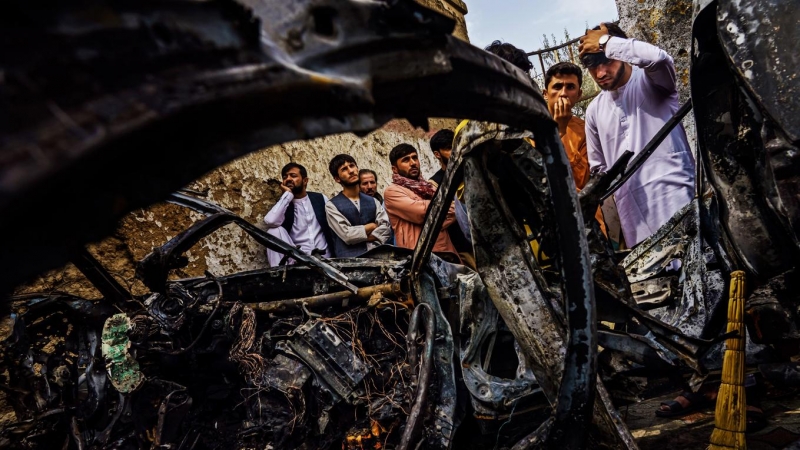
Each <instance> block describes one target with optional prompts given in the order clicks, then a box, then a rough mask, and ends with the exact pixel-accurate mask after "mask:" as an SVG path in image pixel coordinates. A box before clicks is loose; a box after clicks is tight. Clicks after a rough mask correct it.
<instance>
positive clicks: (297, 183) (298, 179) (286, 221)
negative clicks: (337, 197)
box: [264, 163, 331, 267]
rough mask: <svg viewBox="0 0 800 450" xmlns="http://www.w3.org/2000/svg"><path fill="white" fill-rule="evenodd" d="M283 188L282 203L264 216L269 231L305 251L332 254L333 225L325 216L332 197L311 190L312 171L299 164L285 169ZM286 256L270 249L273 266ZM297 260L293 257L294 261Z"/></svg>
mask: <svg viewBox="0 0 800 450" xmlns="http://www.w3.org/2000/svg"><path fill="white" fill-rule="evenodd" d="M281 179H282V180H283V181H281V190H283V195H281V198H280V199H278V203H276V204H275V206H273V207H272V209H271V210H269V212H268V213H267V215H266V216H264V223H266V224H267V233H269V234H270V235H272V236H275V237H277V238H278V239H280V240H282V241H284V242H286V243H288V244H289V245H292V246H296V247H299V248H300V250H301V251H302V252H304V253H308V254H311V253H319V254H321V255H323V256H325V257H329V256H330V255H331V253H330V250H329V249H330V246H329V245H328V243H329V242H330V237H331V234H330V231H331V230H330V228H329V227H328V221H327V219H326V216H325V203H327V201H328V198H327V197H325V196H324V195H322V194H320V193H318V192H308V191H306V187H307V186H308V172H306V168H305V167H303V166H301V165H300V164H296V163H289V164H287V165H285V166H283V169H281ZM282 258H283V255H282V254H280V253H278V252H275V251H272V250H269V249H268V250H267V260H269V265H270V267H277V266H278V264H280V262H281V259H282ZM293 263H294V260H291V259H290V260H289V264H293Z"/></svg>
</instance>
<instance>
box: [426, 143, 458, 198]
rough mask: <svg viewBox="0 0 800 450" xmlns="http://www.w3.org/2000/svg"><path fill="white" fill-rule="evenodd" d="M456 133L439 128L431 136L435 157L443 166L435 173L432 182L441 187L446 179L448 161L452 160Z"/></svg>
mask: <svg viewBox="0 0 800 450" xmlns="http://www.w3.org/2000/svg"><path fill="white" fill-rule="evenodd" d="M453 138H454V134H453V132H452V131H450V130H439V131H437V132H436V134H434V135H433V137H431V150H432V151H433V157H434V158H436V159H437V160H438V161H439V166H441V168H440V169H439V171H438V172H436V173H435V174H433V176H432V177H431V179H430V182H431V183H433V184H435V185H436V187H439V185H440V184H442V181H444V173H445V171H446V170H447V163H448V162H450V153H451V152H452V151H453Z"/></svg>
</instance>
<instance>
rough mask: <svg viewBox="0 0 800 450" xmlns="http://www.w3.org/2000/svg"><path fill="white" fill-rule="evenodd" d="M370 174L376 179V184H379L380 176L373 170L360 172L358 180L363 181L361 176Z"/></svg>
mask: <svg viewBox="0 0 800 450" xmlns="http://www.w3.org/2000/svg"><path fill="white" fill-rule="evenodd" d="M368 173H371V174H372V176H373V177H375V182H376V183H377V182H378V174H377V173H375V171H374V170H372V169H361V170H359V171H358V179H359V180H360V179H361V175H366V174H368Z"/></svg>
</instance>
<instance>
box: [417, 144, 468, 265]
mask: <svg viewBox="0 0 800 450" xmlns="http://www.w3.org/2000/svg"><path fill="white" fill-rule="evenodd" d="M454 138H455V133H453V132H452V131H450V130H439V131H437V132H436V134H434V135H433V136H432V137H431V142H430V145H431V150H432V151H433V157H434V158H436V159H437V160H438V161H439V165H440V166H441V168H440V169H439V171H437V172H436V173H435V174H433V176H432V177H431V179H430V180H428V181H430V182H431V184H432V185H433V187H434V188H436V189H438V188H439V185H441V184H442V182H443V181H444V174H445V171H446V170H447V163H449V162H450V155H451V154H452V152H453V139H454ZM453 206H455V211H456V222H457V223H456V224H455V225H453V226H451V227H448V228H447V234H448V235H450V242H452V243H453V247H454V248H455V249H456V251H458V256H459V257H460V258H461V262H463V263H464V265H466V266H469V267H471V268H473V269H474V268H475V258H474V257H473V256H472V242H470V240H469V239H467V237H466V236H465V235H464V232H463V231H462V227H466V228H469V224H468V223H466V222H467V208H466V207H465V206H464V204H463V203H461V200H460V199H459V195H458V194H456V198H455V199H453ZM459 213H463V214H459ZM462 220H463V221H464V223H463V224H462Z"/></svg>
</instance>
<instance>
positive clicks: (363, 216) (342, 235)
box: [325, 155, 392, 258]
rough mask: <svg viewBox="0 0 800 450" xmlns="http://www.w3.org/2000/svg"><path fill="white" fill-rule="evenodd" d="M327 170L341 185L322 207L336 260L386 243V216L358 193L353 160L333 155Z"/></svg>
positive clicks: (375, 202)
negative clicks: (340, 189)
mask: <svg viewBox="0 0 800 450" xmlns="http://www.w3.org/2000/svg"><path fill="white" fill-rule="evenodd" d="M328 169H329V170H330V172H331V175H332V176H333V179H334V180H336V182H337V183H339V184H340V185H342V192H339V194H338V195H337V196H335V197H333V198H332V199H331V201H330V202H328V204H327V205H325V213H326V214H327V216H328V225H329V226H330V227H331V231H332V234H333V236H332V238H333V241H332V242H333V249H334V250H333V253H334V254H335V255H336V257H337V258H348V257H356V256H358V255H361V254H362V253H364V252H366V251H367V250H370V249H372V248H374V247H377V246H379V245H381V244H385V243H386V242H388V241H389V239H390V237H391V232H392V229H391V225H390V224H389V217H388V216H387V215H386V210H384V209H383V205H381V202H379V201H378V200H377V199H375V198H372V197H370V196H369V195H366V194H364V193H362V192H361V189H360V186H359V177H358V165H357V164H356V160H355V159H354V158H353V157H352V156H350V155H336V156H334V157H333V159H332V160H331V162H330V164H329V165H328Z"/></svg>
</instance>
